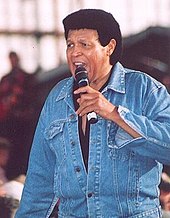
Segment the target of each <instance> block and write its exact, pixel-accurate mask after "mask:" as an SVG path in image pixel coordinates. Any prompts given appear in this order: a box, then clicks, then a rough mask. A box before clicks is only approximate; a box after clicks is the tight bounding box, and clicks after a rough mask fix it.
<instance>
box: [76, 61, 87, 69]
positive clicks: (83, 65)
mask: <svg viewBox="0 0 170 218" xmlns="http://www.w3.org/2000/svg"><path fill="white" fill-rule="evenodd" d="M73 64H74V66H75V67H76V68H77V67H80V66H81V67H84V68H86V64H85V63H84V62H74V63H73Z"/></svg>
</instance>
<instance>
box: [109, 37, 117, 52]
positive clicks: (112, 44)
mask: <svg viewBox="0 0 170 218" xmlns="http://www.w3.org/2000/svg"><path fill="white" fill-rule="evenodd" d="M115 48H116V40H115V39H111V40H110V42H109V43H108V45H107V54H108V55H109V56H110V55H111V54H112V53H113V52H114V50H115Z"/></svg>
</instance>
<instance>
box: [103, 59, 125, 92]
mask: <svg viewBox="0 0 170 218" xmlns="http://www.w3.org/2000/svg"><path fill="white" fill-rule="evenodd" d="M106 89H112V90H114V91H116V92H120V93H125V69H124V67H123V66H122V65H121V64H120V63H119V62H118V63H116V64H115V66H114V67H113V69H112V75H111V77H110V81H109V83H108V86H107V87H106Z"/></svg>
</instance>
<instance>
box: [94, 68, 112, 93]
mask: <svg viewBox="0 0 170 218" xmlns="http://www.w3.org/2000/svg"><path fill="white" fill-rule="evenodd" d="M107 72H108V73H106V74H103V75H102V76H101V77H99V78H97V79H96V80H94V81H91V82H90V86H91V87H92V88H93V89H96V90H99V89H100V88H101V87H102V86H103V85H104V84H105V83H106V82H107V80H108V79H109V76H110V73H111V68H110V69H109V71H107Z"/></svg>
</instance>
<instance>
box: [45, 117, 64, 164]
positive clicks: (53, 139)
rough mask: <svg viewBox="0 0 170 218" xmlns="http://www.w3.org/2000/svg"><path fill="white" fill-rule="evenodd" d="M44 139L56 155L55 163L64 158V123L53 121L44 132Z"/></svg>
mask: <svg viewBox="0 0 170 218" xmlns="http://www.w3.org/2000/svg"><path fill="white" fill-rule="evenodd" d="M44 134H45V138H46V140H47V141H48V143H49V145H50V147H51V149H52V150H53V151H54V153H55V154H56V158H57V161H58V162H59V163H61V161H62V160H63V159H64V158H65V153H66V149H65V140H64V121H63V122H62V121H54V122H52V123H51V124H50V126H49V127H47V128H46V130H45V133H44Z"/></svg>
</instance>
